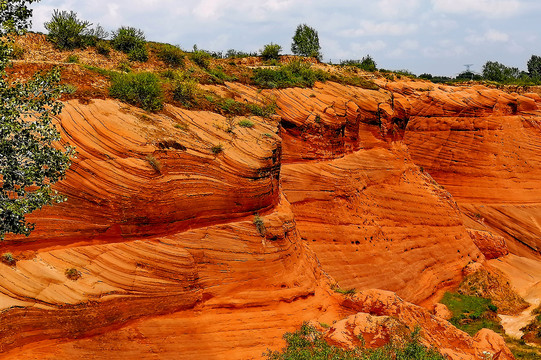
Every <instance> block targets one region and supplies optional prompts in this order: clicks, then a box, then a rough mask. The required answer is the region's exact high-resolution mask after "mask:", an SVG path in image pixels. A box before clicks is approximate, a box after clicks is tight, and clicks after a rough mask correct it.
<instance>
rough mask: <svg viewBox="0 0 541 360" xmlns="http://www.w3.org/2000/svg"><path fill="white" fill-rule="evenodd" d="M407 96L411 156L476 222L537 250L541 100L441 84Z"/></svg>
mask: <svg viewBox="0 0 541 360" xmlns="http://www.w3.org/2000/svg"><path fill="white" fill-rule="evenodd" d="M397 90H398V91H400V92H402V93H405V92H406V90H407V89H406V88H403V89H397ZM407 101H408V103H409V105H410V106H411V108H410V110H409V112H408V117H409V122H408V125H407V128H406V132H405V135H404V142H405V143H406V145H407V146H408V149H409V151H410V154H411V156H412V159H413V160H414V161H415V163H416V164H418V165H419V166H422V167H423V168H424V169H425V170H427V171H428V172H429V173H430V174H431V175H432V176H433V177H434V179H435V180H437V181H438V183H440V184H441V185H443V186H444V187H445V188H446V189H447V190H448V191H449V192H450V193H451V194H452V195H453V197H454V198H455V199H456V201H457V202H458V203H459V205H460V207H461V209H462V210H463V211H464V212H465V213H466V214H467V215H468V216H469V217H470V218H471V220H470V224H469V226H471V227H473V228H475V229H478V230H486V231H490V232H493V233H494V234H498V235H501V236H503V237H504V238H505V240H506V241H507V245H508V247H509V249H510V250H512V251H515V252H517V253H518V252H520V253H524V254H529V255H530V256H531V255H532V254H533V253H535V252H538V249H539V248H540V246H541V243H540V242H539V239H540V238H539V226H538V224H539V221H540V220H541V205H540V202H541V201H540V199H541V170H540V169H541V166H540V165H541V163H540V161H541V160H540V158H539V156H538V154H539V151H540V150H541V136H540V135H541V130H540V125H541V121H540V117H539V115H540V114H541V112H540V110H539V104H540V101H539V97H538V96H537V95H527V96H523V95H517V94H507V93H504V92H501V91H498V90H491V89H486V88H483V87H480V86H479V87H475V86H474V87H470V88H466V87H464V88H450V87H438V88H434V89H432V90H430V91H426V92H424V93H422V94H419V93H416V94H415V96H410V97H408V99H407Z"/></svg>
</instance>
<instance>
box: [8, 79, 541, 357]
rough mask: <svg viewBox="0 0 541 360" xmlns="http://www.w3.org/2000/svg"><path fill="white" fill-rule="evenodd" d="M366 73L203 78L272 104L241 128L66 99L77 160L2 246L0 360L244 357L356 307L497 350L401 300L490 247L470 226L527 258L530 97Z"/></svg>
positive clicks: (530, 236)
mask: <svg viewBox="0 0 541 360" xmlns="http://www.w3.org/2000/svg"><path fill="white" fill-rule="evenodd" d="M378 84H379V86H380V89H379V90H367V89H362V88H360V87H354V86H348V85H342V84H338V83H333V82H326V83H316V85H315V86H314V87H313V88H307V89H300V88H292V89H283V90H263V91H258V90H257V89H256V88H254V87H251V86H247V85H242V84H238V83H226V84H225V85H223V86H209V88H211V89H212V90H213V91H216V92H217V93H220V92H221V93H223V94H228V96H231V97H233V98H235V99H237V100H239V101H246V100H249V101H253V102H258V101H267V100H271V101H275V102H276V104H277V106H278V111H277V115H278V116H276V117H271V118H260V117H251V118H250V120H251V121H252V122H253V123H254V124H255V126H254V127H252V128H244V127H240V126H236V124H237V123H238V121H239V120H240V119H241V118H227V117H224V116H221V115H218V114H215V113H211V112H205V111H190V110H186V109H181V108H178V107H175V106H172V105H166V107H165V109H164V111H162V112H160V113H158V114H150V113H146V112H144V111H142V110H139V109H136V108H134V107H132V106H128V105H125V104H122V103H120V102H118V101H114V100H99V99H91V100H90V101H88V100H85V101H78V100H70V101H67V102H66V106H65V110H64V112H63V113H62V115H61V116H60V117H59V119H58V125H59V128H60V129H61V131H62V134H63V139H64V141H65V142H69V143H70V144H72V145H74V146H76V148H77V151H78V156H77V159H74V162H73V165H72V167H71V168H70V170H69V172H68V174H67V177H66V179H65V180H64V181H62V182H61V183H59V184H58V186H57V188H58V190H60V191H61V192H62V193H64V194H66V195H67V197H68V199H69V200H68V201H67V202H65V203H62V204H58V205H55V206H53V207H48V208H44V209H43V210H42V211H40V212H37V213H35V214H33V215H32V216H31V219H32V220H33V221H35V222H36V224H37V226H36V230H35V231H34V232H33V233H32V235H31V236H30V237H28V238H24V237H11V238H8V239H7V240H6V241H5V242H4V243H2V244H1V247H2V251H4V252H5V251H11V252H13V253H14V254H15V256H16V258H17V260H18V261H17V263H16V265H15V266H9V265H6V264H0V268H1V272H0V299H1V301H0V307H1V308H2V313H1V317H2V322H1V325H0V334H1V340H0V351H1V352H3V355H2V358H6V359H20V358H39V359H48V358H51V359H52V358H55V359H75V358H100V359H117V358H119V356H124V357H129V358H131V357H133V358H135V357H137V358H141V359H153V358H161V359H163V358H175V359H178V358H186V359H193V358H216V359H233V358H239V359H240V358H260V357H261V354H262V353H263V351H265V349H267V348H273V349H277V348H280V347H281V346H282V345H283V343H282V342H281V340H280V338H281V336H282V334H283V333H284V332H285V331H290V330H292V329H294V328H296V327H298V326H299V325H300V323H302V321H306V320H311V319H316V320H318V321H326V322H329V323H332V322H333V321H335V320H340V319H343V318H345V317H347V316H354V315H355V314H357V313H359V312H360V313H365V314H370V316H392V317H395V318H398V320H399V321H400V322H401V323H402V324H403V325H404V326H405V327H406V328H407V329H409V330H413V328H414V327H415V326H416V325H420V326H422V327H423V331H424V335H423V338H424V339H425V341H426V343H427V344H428V345H434V346H438V347H439V348H440V349H442V351H444V352H445V353H446V354H449V355H450V356H452V357H453V358H454V359H459V358H460V359H479V357H480V356H481V353H482V351H492V353H496V352H497V351H499V350H504V351H503V354H504V355H502V357H501V359H507V358H512V355H509V353H508V350H507V348H506V347H505V345H504V344H503V345H502V344H501V343H500V342H499V341H500V340H501V339H497V338H495V337H494V336H493V334H488V335H487V334H485V333H483V334H480V335H479V337H478V338H476V339H473V338H471V337H469V336H468V335H467V334H465V333H462V332H460V331H459V330H457V329H456V328H454V327H453V326H451V325H450V324H449V323H447V322H446V321H445V320H443V319H439V318H436V317H434V316H433V315H431V314H429V313H428V311H427V310H425V309H423V308H420V307H418V306H416V305H413V304H410V303H416V304H423V305H432V304H433V303H434V302H435V301H437V300H438V296H439V295H440V294H441V292H442V291H444V290H445V289H449V288H451V287H453V286H456V285H458V283H459V282H460V281H461V279H462V276H463V275H462V269H463V267H464V266H466V265H467V264H468V263H470V262H481V263H483V262H484V261H485V255H483V253H485V254H487V256H488V257H489V258H498V257H500V256H504V255H505V254H503V253H501V252H499V251H495V250H494V247H493V246H492V245H491V244H492V243H491V242H490V241H488V240H486V239H485V237H484V238H483V239H485V240H486V241H485V243H483V244H485V245H479V244H480V240H479V237H478V236H471V234H473V233H475V234H477V231H481V230H482V231H484V232H485V233H488V234H489V235H487V236H486V237H488V238H491V237H492V238H497V239H500V240H499V241H504V242H506V243H507V247H505V246H504V247H505V249H508V251H511V252H512V253H514V254H516V255H527V256H529V257H532V258H535V257H536V256H538V252H537V249H538V241H539V233H540V230H539V227H538V225H536V224H537V219H538V218H539V207H540V205H539V204H540V203H541V194H540V193H539V191H540V190H539V189H541V187H540V186H539V185H540V184H539V181H540V179H541V175H540V173H539V168H540V167H539V160H538V157H537V153H538V152H539V145H540V144H541V136H540V135H541V133H540V131H539V123H540V120H539V119H540V117H539V110H538V104H539V102H540V99H539V97H538V96H535V95H527V96H520V95H516V94H508V93H504V92H502V91H498V90H493V89H487V88H483V87H472V88H459V87H446V86H441V87H436V86H435V85H431V84H428V83H425V82H413V81H409V80H408V81H402V82H387V81H384V80H381V79H380V80H378ZM256 214H258V215H257V216H258V217H260V218H261V219H262V221H263V223H264V229H263V230H262V229H261V228H259V229H258V227H257V226H256V225H255V224H254V218H255V216H256ZM536 226H537V227H536ZM501 239H503V240H501ZM487 241H488V245H486V244H487ZM476 244H477V246H476ZM502 246H503V245H502ZM487 249H489V250H490V251H488V250H487ZM489 254H491V255H489ZM532 261H534V260H532ZM66 269H75V270H76V271H78V272H79V273H80V275H81V277H80V278H79V279H77V280H70V279H67V278H66V275H65V271H66ZM335 286H340V287H341V288H343V289H347V288H356V289H357V290H365V292H362V293H361V294H359V295H357V297H356V298H355V299H353V300H352V299H349V300H348V299H344V297H343V296H342V295H340V294H337V293H335V292H334V291H333V290H332V287H335ZM372 288H377V289H382V290H387V291H392V292H395V293H396V294H392V293H388V292H381V291H373V290H369V289H372ZM401 298H403V299H404V300H402V299H401ZM362 316H364V315H362ZM487 339H488V340H487ZM495 339H496V340H495ZM488 343H490V344H488ZM494 344H497V345H494Z"/></svg>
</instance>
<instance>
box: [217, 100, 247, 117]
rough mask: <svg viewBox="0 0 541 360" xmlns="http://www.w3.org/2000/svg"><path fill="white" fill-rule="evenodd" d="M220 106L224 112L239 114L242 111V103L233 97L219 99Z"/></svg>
mask: <svg viewBox="0 0 541 360" xmlns="http://www.w3.org/2000/svg"><path fill="white" fill-rule="evenodd" d="M220 107H221V108H222V110H223V111H224V112H225V113H226V114H233V115H241V114H242V113H243V112H244V106H243V104H242V103H240V102H238V101H235V100H233V99H220Z"/></svg>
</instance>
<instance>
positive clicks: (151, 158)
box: [146, 154, 162, 173]
mask: <svg viewBox="0 0 541 360" xmlns="http://www.w3.org/2000/svg"><path fill="white" fill-rule="evenodd" d="M146 159H147V161H148V164H149V165H150V166H151V167H152V168H153V169H154V171H156V172H157V173H161V171H162V164H161V163H160V161H159V160H158V159H156V158H155V157H154V155H150V154H149V155H147V157H146Z"/></svg>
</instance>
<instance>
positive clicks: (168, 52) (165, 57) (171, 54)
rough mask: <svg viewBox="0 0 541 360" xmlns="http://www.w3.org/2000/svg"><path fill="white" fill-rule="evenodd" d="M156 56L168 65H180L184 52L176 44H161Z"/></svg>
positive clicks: (182, 61)
mask: <svg viewBox="0 0 541 360" xmlns="http://www.w3.org/2000/svg"><path fill="white" fill-rule="evenodd" d="M156 56H157V57H158V59H160V60H161V61H163V62H164V63H165V64H167V65H169V66H172V67H182V66H184V58H185V56H186V55H185V54H184V51H182V50H181V49H179V48H178V47H176V46H173V45H169V44H163V45H161V46H160V47H159V49H158V52H157V54H156Z"/></svg>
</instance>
